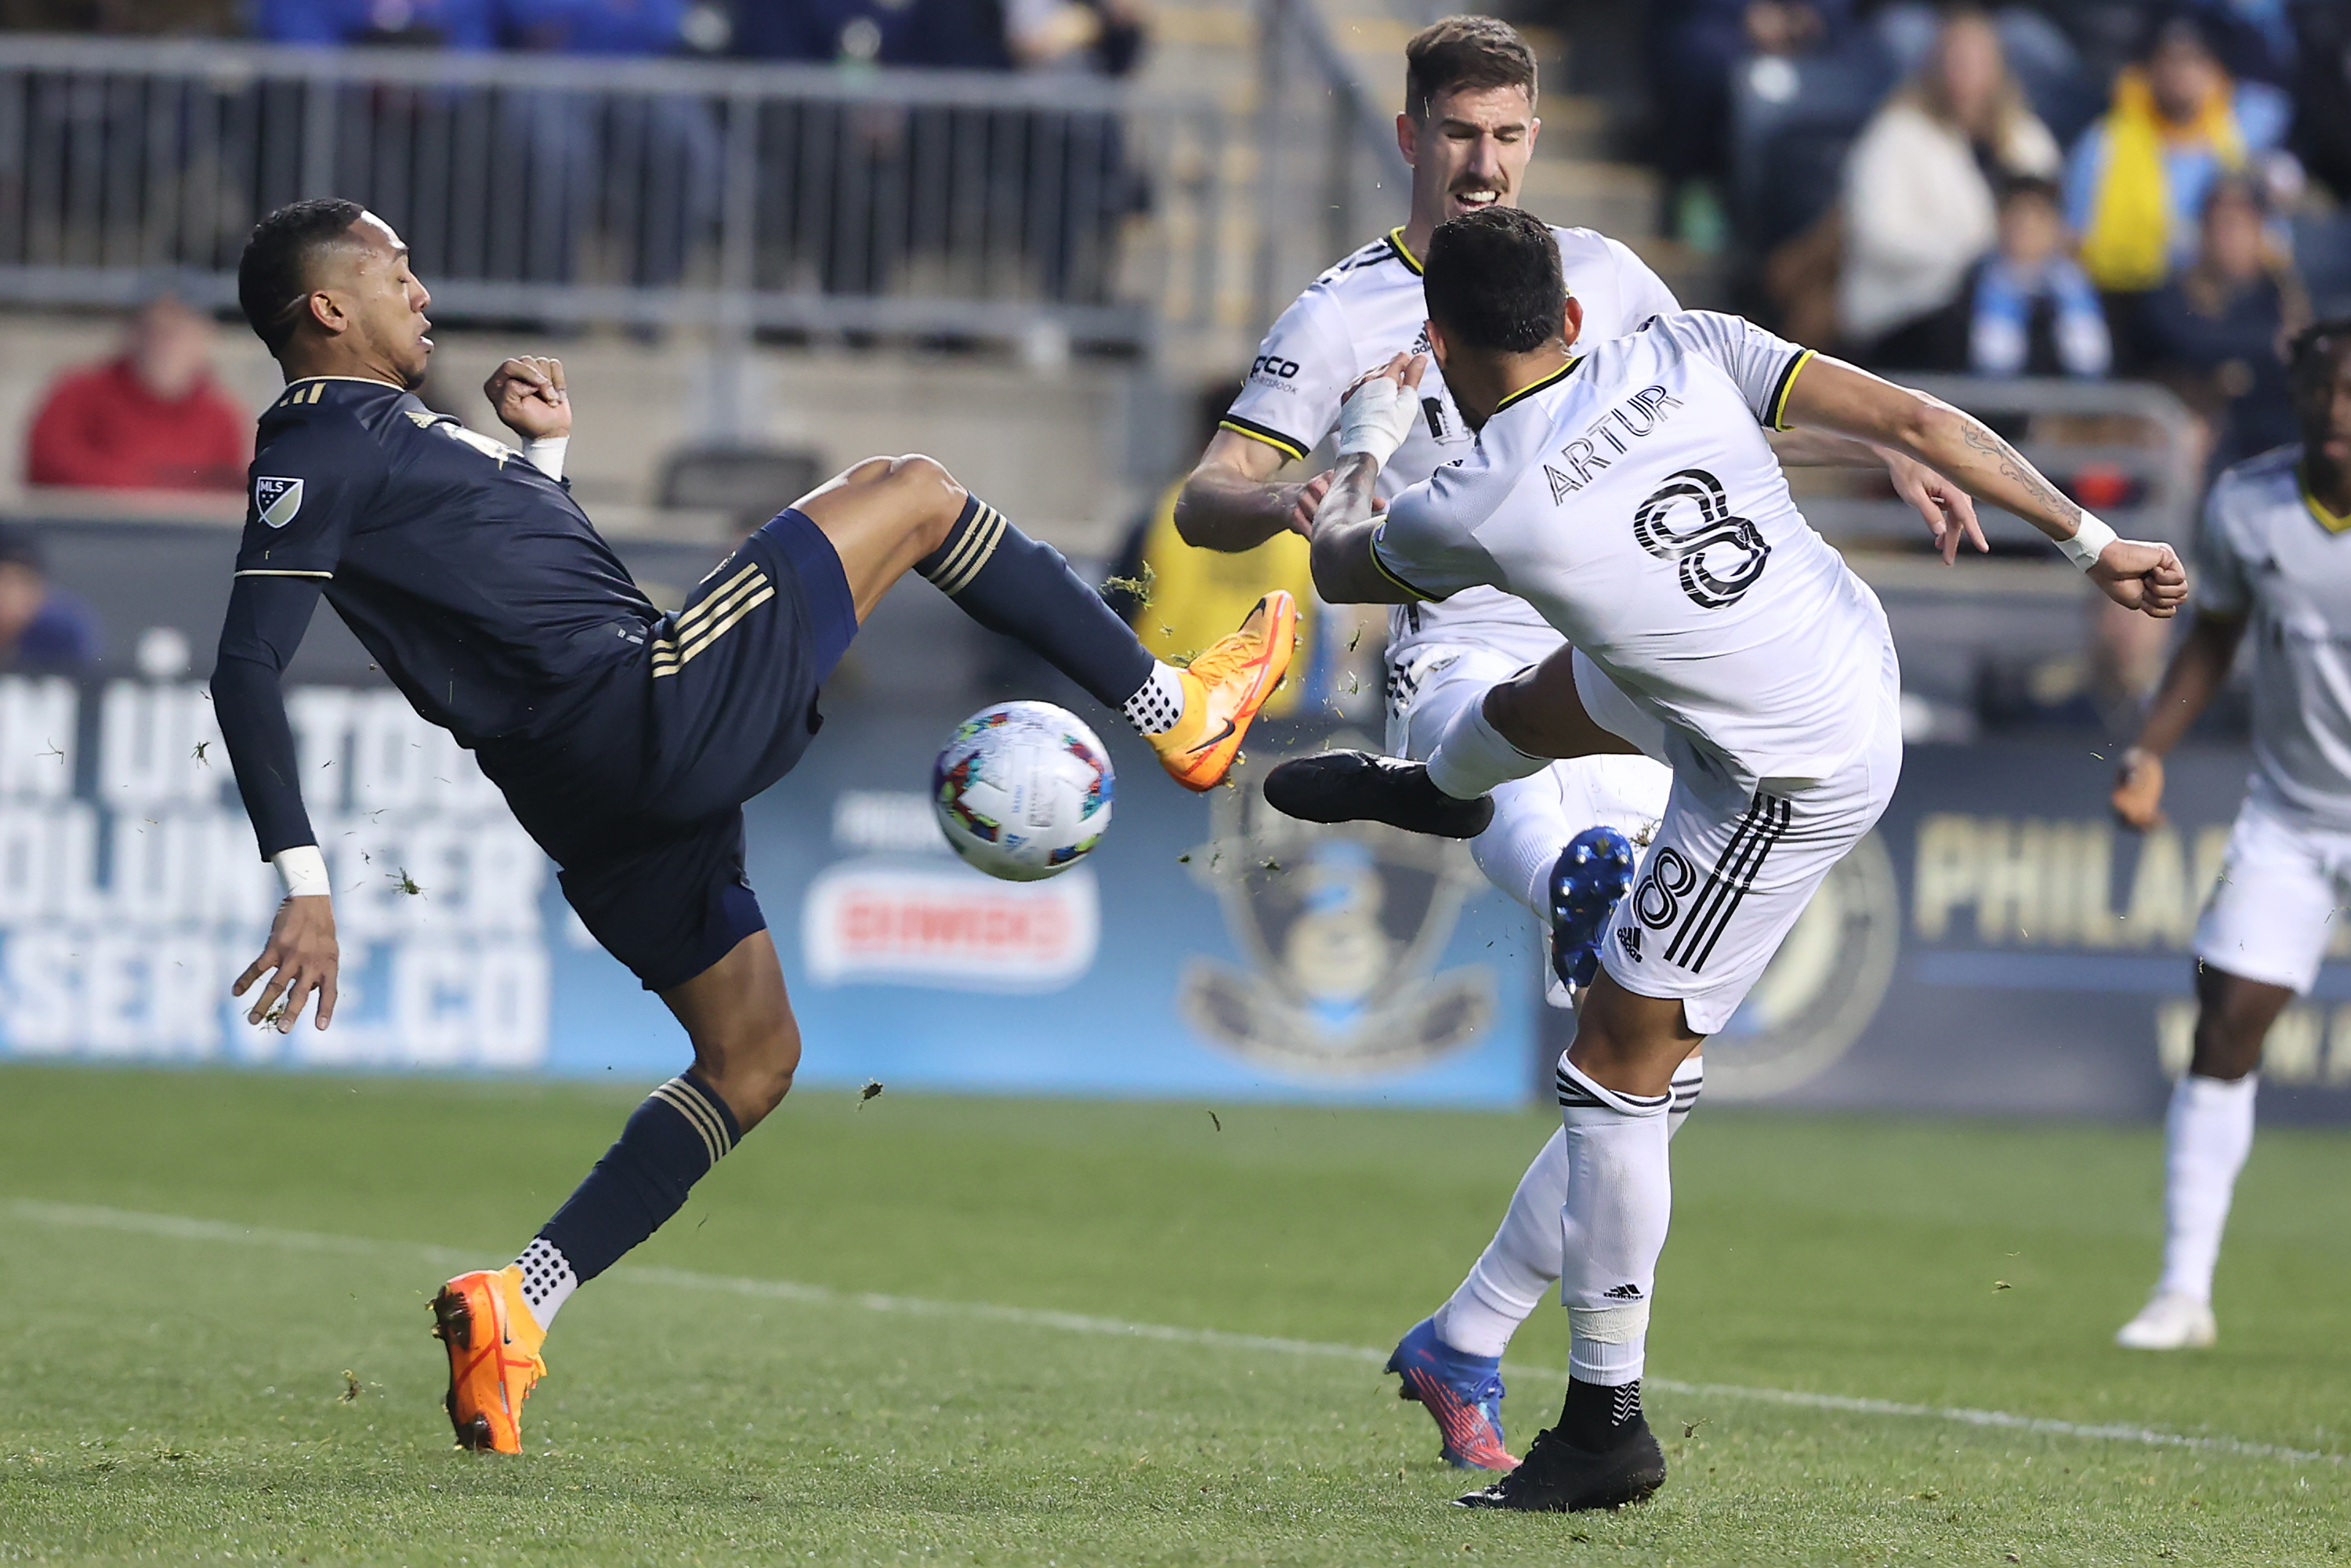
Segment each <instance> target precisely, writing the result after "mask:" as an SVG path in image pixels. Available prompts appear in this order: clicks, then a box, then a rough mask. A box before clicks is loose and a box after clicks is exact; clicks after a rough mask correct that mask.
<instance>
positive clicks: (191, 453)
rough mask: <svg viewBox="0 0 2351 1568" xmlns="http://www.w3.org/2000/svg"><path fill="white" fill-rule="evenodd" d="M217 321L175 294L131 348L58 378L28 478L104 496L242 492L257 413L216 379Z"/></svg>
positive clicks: (136, 329)
mask: <svg viewBox="0 0 2351 1568" xmlns="http://www.w3.org/2000/svg"><path fill="white" fill-rule="evenodd" d="M212 352H213V324H212V320H211V319H210V318H208V317H204V316H200V315H198V314H196V312H194V311H193V310H191V309H189V308H187V306H185V305H184V304H183V303H181V302H180V300H179V299H178V298H174V297H173V296H172V295H169V294H162V295H158V296H156V297H155V298H152V299H151V300H149V301H148V302H147V303H146V304H145V305H144V306H142V307H141V308H140V310H139V311H138V313H137V314H136V315H134V316H132V317H131V327H130V330H129V332H128V334H127V335H126V337H125V340H124V342H123V347H122V352H121V353H120V354H119V355H117V356H116V357H115V358H113V359H111V360H109V361H107V362H106V363H104V364H102V365H93V366H90V367H89V368H88V369H85V370H79V371H68V372H67V373H66V374H65V375H63V376H61V377H59V378H58V379H57V383H56V384H55V385H54V386H52V387H51V388H50V389H49V392H48V395H47V397H46V398H44V399H43V400H42V402H41V407H40V411H39V412H38V413H36V414H35V415H34V416H33V425H32V431H31V434H30V435H29V437H28V438H27V440H26V454H25V480H26V483H27V484H31V485H70V486H80V487H83V488H87V489H100V490H242V489H243V488H244V487H245V465H246V463H247V462H248V461H250V460H251V458H252V455H253V415H252V414H251V413H249V412H248V411H246V409H244V408H242V407H240V406H238V404H237V403H236V402H235V400H234V399H233V398H231V397H230V396H229V395H228V394H227V393H226V392H223V391H221V389H220V386H219V384H218V383H217V382H214V380H213V373H212Z"/></svg>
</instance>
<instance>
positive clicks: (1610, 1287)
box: [1559, 1053, 1674, 1386]
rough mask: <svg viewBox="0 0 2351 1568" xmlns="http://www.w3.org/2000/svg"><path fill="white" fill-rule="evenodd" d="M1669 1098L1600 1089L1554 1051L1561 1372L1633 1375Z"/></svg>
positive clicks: (1669, 1176) (1643, 1332) (1640, 1345)
mask: <svg viewBox="0 0 2351 1568" xmlns="http://www.w3.org/2000/svg"><path fill="white" fill-rule="evenodd" d="M1673 1102H1674V1096H1673V1095H1672V1093H1670V1092H1667V1093H1664V1094H1658V1095H1654V1096H1652V1095H1642V1094H1621V1093H1618V1092H1616V1091H1615V1090H1613V1089H1606V1088H1603V1087H1602V1086H1601V1085H1600V1084H1599V1083H1598V1082H1595V1081H1594V1080H1593V1078H1592V1077H1591V1076H1590V1075H1588V1074H1586V1073H1585V1072H1584V1071H1582V1070H1581V1069H1580V1068H1578V1067H1577V1066H1576V1065H1575V1064H1574V1063H1573V1062H1572V1061H1568V1060H1567V1057H1566V1056H1565V1055H1564V1054H1563V1053H1562V1055H1561V1057H1560V1059H1559V1119H1560V1123H1561V1125H1562V1130H1563V1131H1564V1132H1565V1134H1566V1146H1567V1203H1566V1205H1565V1207H1564V1209H1563V1213H1564V1214H1565V1217H1566V1223H1565V1224H1564V1226H1563V1227H1562V1229H1563V1232H1564V1234H1563V1236H1562V1253H1561V1261H1562V1264H1563V1265H1564V1267H1562V1270H1560V1280H1559V1295H1560V1300H1561V1301H1563V1302H1565V1303H1566V1305H1567V1326H1568V1333H1569V1343H1568V1353H1567V1374H1568V1376H1569V1377H1571V1378H1573V1379H1574V1380H1575V1381H1576V1382H1579V1383H1593V1384H1599V1385H1604V1386H1614V1385H1620V1384H1625V1383H1633V1382H1637V1381H1638V1380H1639V1378H1640V1376H1641V1371H1642V1365H1643V1362H1644V1358H1645V1353H1646V1347H1647V1343H1648V1335H1649V1298H1650V1296H1651V1295H1652V1294H1653V1293H1654V1292H1655V1291H1656V1283H1657V1255H1658V1254H1659V1253H1661V1252H1663V1251H1664V1250H1665V1249H1666V1228H1667V1223H1668V1222H1669V1221H1670V1219H1671V1218H1672V1216H1673V1207H1674V1182H1673V1172H1672V1167H1671V1162H1670V1161H1668V1160H1667V1156H1666V1113H1667V1111H1668V1110H1669V1109H1671V1108H1672V1105H1673Z"/></svg>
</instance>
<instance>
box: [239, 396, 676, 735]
mask: <svg viewBox="0 0 2351 1568" xmlns="http://www.w3.org/2000/svg"><path fill="white" fill-rule="evenodd" d="M236 574H237V575H238V576H239V577H285V578H298V579H308V580H314V581H318V582H320V583H322V584H323V586H324V588H325V591H326V596H327V600H328V602H329V603H331V604H332V605H333V606H334V607H335V610H336V612H337V613H338V614H340V615H341V616H342V618H343V621H344V622H345V624H347V625H349V626H350V629H351V631H352V632H353V633H354V634H355V635H357V636H358V638H359V640H360V642H361V643H365V644H366V645H367V649H368V651H369V652H370V653H372V654H374V655H375V658H376V662H377V663H378V664H381V665H382V666H383V670H384V673H385V674H387V675H389V676H390V677H391V678H392V684H393V685H397V686H398V687H399V688H400V689H401V691H402V693H404V694H405V695H407V697H408V700H409V701H410V702H411V703H413V704H414V705H415V707H416V711H417V712H418V713H420V714H422V715H423V716H424V717H425V718H427V719H429V720H431V721H432V722H433V723H434V724H437V725H440V726H442V727H444V728H445V729H447V730H449V731H450V732H451V733H452V734H454V735H455V737H457V739H458V742H459V743H460V744H461V745H464V746H466V747H481V746H483V745H484V744H486V743H496V742H498V741H501V740H527V739H528V738H530V737H533V736H534V735H537V734H539V733H542V732H544V730H545V728H546V727H548V726H549V725H552V724H554V723H557V722H559V720H560V718H561V716H562V713H561V710H562V709H563V708H564V707H565V706H566V705H565V704H564V703H563V702H562V701H561V697H562V695H564V694H565V693H567V692H576V691H580V690H582V689H583V687H584V686H585V685H587V684H589V682H588V677H590V676H593V675H594V674H597V673H599V672H600V671H601V670H602V669H604V668H605V667H606V666H608V665H610V664H613V663H615V662H617V661H620V660H622V659H625V658H628V657H631V656H632V655H641V654H642V652H643V647H644V645H645V643H646V640H647V639H648V637H650V636H651V635H652V634H653V629H654V627H655V623H656V622H659V620H660V619H661V615H660V612H658V611H656V610H655V609H654V608H653V603H652V601H649V600H648V599H646V598H645V596H644V594H643V593H642V592H640V591H638V588H637V585H636V584H635V582H633V581H632V580H631V579H630V577H629V574H628V570H627V569H626V568H624V567H622V564H621V562H620V559H619V558H618V557H616V556H614V555H613V553H612V550H611V547H610V546H609V545H607V544H606V543H605V542H604V541H603V539H602V538H600V537H599V536H598V534H597V532H596V530H595V528H593V527H592V526H590V523H589V521H588V517H587V515H586V514H585V513H583V512H582V511H580V507H578V505H577V504H575V503H574V502H573V501H572V499H571V495H570V492H569V491H568V490H566V489H565V488H564V487H563V486H561V485H560V484H559V483H558V482H556V481H555V480H552V479H549V478H548V477H547V476H545V475H544V474H541V473H540V472H539V471H538V469H537V468H536V467H534V466H533V465H531V464H530V463H529V462H528V460H527V459H525V458H524V457H523V455H521V454H520V453H518V452H517V451H515V450H514V449H513V448H512V447H510V446H507V445H505V444H502V443H500V442H497V441H494V440H491V439H490V438H489V437H487V436H485V435H477V434H475V433H474V432H472V431H470V430H468V429H466V428H465V426H464V425H463V424H461V423H458V422H457V421H456V420H455V418H453V417H451V416H450V415H448V414H444V413H434V412H433V411H432V410H431V409H429V408H427V407H425V406H424V404H423V402H420V401H419V400H418V399H417V397H416V395H415V394H414V393H413V392H406V391H403V390H402V389H401V388H399V387H395V386H392V385H390V384H388V383H386V382H373V381H362V380H358V379H355V378H351V377H341V376H322V377H314V378H311V379H308V380H305V381H298V382H294V383H293V384H292V385H290V386H288V387H287V389H286V392H285V395H284V396H282V397H280V398H279V399H278V400H277V403H276V404H274V405H273V406H272V407H271V408H270V410H269V412H268V413H266V414H264V415H262V418H261V427H260V431H259V433H258V437H257V439H256V454H255V456H254V460H253V469H252V485H251V487H250V492H249V496H248V509H247V511H246V523H245V539H244V542H243V544H242V546H241V547H240V548H239V549H238V551H237V558H236Z"/></svg>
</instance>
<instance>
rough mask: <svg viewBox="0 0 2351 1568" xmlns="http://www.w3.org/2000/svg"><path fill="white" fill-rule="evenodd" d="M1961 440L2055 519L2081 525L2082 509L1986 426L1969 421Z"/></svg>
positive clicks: (1963, 428)
mask: <svg viewBox="0 0 2351 1568" xmlns="http://www.w3.org/2000/svg"><path fill="white" fill-rule="evenodd" d="M1960 434H1961V436H1962V438H1963V439H1964V440H1965V441H1966V442H1967V444H1968V445H1969V447H1970V449H1972V450H1973V451H1976V452H1979V453H1980V454H1982V455H1984V456H1986V457H1988V458H1990V459H1991V461H1992V463H1993V464H1994V465H1996V466H1997V467H1998V468H1999V469H2000V472H2001V477H2002V478H2005V479H2008V480H2011V481H2012V482H2013V483H2015V484H2016V485H2017V486H2019V487H2021V488H2022V490H2023V491H2024V493H2025V494H2026V495H2027V496H2030V497H2032V499H2033V500H2035V501H2037V502H2039V503H2040V504H2041V505H2042V506H2043V507H2046V508H2048V510H2049V511H2050V512H2051V513H2052V514H2053V515H2054V516H2056V517H2063V518H2064V519H2065V520H2066V521H2067V522H2070V523H2074V524H2075V525H2077V526H2078V525H2079V524H2080V522H2081V520H2082V508H2081V507H2077V506H2075V505H2074V503H2073V502H2071V501H2069V500H2067V499H2066V498H2065V497H2064V496H2063V495H2061V494H2059V493H2058V491H2057V489H2056V487H2055V486H2053V485H2051V484H2050V483H2049V481H2048V480H2046V479H2044V478H2043V477H2042V476H2041V475H2040V474H2039V472H2037V471H2036V470H2035V469H2034V468H2033V466H2032V464H2030V463H2027V462H2026V461H2025V460H2024V458H2023V457H2022V455H2020V454H2019V453H2018V452H2017V450H2016V448H2015V447H2013V446H2011V445H2010V444H2008V443H2007V442H2005V441H2002V440H2001V438H2000V437H1999V436H1997V435H1995V434H1992V433H1991V430H1989V429H1988V428H1986V427H1985V425H1984V423H1983V422H1982V421H1981V420H1979V419H1975V418H1973V417H1970V418H1969V420H1968V422H1967V423H1966V424H1965V425H1963V426H1962V427H1961V431H1960Z"/></svg>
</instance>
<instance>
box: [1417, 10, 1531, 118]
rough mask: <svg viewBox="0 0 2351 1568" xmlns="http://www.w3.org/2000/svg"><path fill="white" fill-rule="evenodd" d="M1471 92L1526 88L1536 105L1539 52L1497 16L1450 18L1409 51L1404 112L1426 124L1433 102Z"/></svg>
mask: <svg viewBox="0 0 2351 1568" xmlns="http://www.w3.org/2000/svg"><path fill="white" fill-rule="evenodd" d="M1465 87H1466V88H1483V87H1522V88H1524V89H1527V102H1528V103H1529V104H1530V105H1531V104H1532V103H1533V102H1534V100H1535V52H1534V51H1533V50H1532V49H1530V48H1529V47H1527V41H1526V40H1525V39H1524V38H1521V37H1519V34H1518V29H1516V28H1515V27H1512V26H1510V24H1509V23H1508V22H1502V21H1497V20H1496V19H1495V18H1493V17H1491V16H1447V17H1446V18H1444V19H1443V20H1442V21H1437V22H1431V23H1430V24H1429V25H1428V26H1426V27H1423V28H1422V29H1421V30H1420V31H1419V32H1417V33H1415V34H1414V35H1413V36H1412V41H1411V42H1410V43H1408V44H1406V45H1405V47H1404V111H1405V113H1406V114H1408V115H1410V116H1412V117H1413V119H1415V120H1426V119H1427V118H1428V105H1429V100H1430V99H1434V98H1435V97H1436V96H1437V94H1438V93H1440V92H1449V91H1451V90H1453V89H1456V88H1465Z"/></svg>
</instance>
